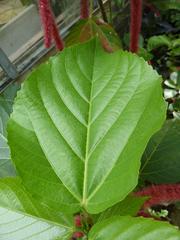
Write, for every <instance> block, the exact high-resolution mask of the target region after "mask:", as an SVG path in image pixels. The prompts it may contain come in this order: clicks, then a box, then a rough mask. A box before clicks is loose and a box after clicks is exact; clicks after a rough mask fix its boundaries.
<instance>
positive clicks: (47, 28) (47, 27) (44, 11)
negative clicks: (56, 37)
mask: <svg viewBox="0 0 180 240" xmlns="http://www.w3.org/2000/svg"><path fill="white" fill-rule="evenodd" d="M39 13H40V16H41V22H42V27H43V30H44V43H45V47H46V48H49V47H50V46H51V42H52V36H51V32H52V30H51V29H52V25H51V23H52V21H51V13H50V6H49V2H48V0H40V1H39Z"/></svg>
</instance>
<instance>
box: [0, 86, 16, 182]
mask: <svg viewBox="0 0 180 240" xmlns="http://www.w3.org/2000/svg"><path fill="white" fill-rule="evenodd" d="M18 88H19V85H18V84H13V85H11V86H10V87H8V88H7V89H6V90H5V91H4V92H3V93H2V94H1V95H0V178H1V177H7V176H14V175H16V173H15V169H14V166H13V165H12V162H11V158H10V150H9V146H8V144H7V139H6V137H7V132H6V128H7V122H8V119H9V115H10V113H11V112H12V105H13V100H14V98H15V95H16V92H17V90H18Z"/></svg>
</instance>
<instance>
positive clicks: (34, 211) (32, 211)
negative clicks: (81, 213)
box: [0, 178, 73, 240]
mask: <svg viewBox="0 0 180 240" xmlns="http://www.w3.org/2000/svg"><path fill="white" fill-rule="evenodd" d="M0 216H1V218H0V239H3V240H9V239H15V240H20V239H21V240H22V239H26V240H27V239H32V240H38V239H39V240H41V239H43V240H45V239H46V240H58V239H64V240H65V239H66V240H69V238H70V236H71V235H72V232H73V227H72V226H73V225H72V222H73V221H72V217H69V216H67V215H62V214H60V213H54V212H53V211H52V210H51V209H48V207H47V206H43V205H40V204H39V203H37V202H36V201H34V200H33V198H32V197H31V196H30V195H29V194H28V193H27V191H26V190H25V188H24V187H23V186H22V184H21V181H20V180H19V179H16V178H9V179H3V180H0Z"/></svg>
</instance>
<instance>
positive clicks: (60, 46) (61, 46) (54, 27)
mask: <svg viewBox="0 0 180 240" xmlns="http://www.w3.org/2000/svg"><path fill="white" fill-rule="evenodd" d="M52 35H53V38H54V41H55V44H56V48H57V49H58V50H60V51H61V50H63V49H64V42H63V40H62V38H61V36H60V35H59V31H58V28H57V25H56V24H55V22H53V23H52Z"/></svg>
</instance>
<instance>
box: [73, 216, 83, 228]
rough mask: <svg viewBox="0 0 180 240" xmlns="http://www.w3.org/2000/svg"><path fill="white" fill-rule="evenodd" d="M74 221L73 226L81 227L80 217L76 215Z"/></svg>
mask: <svg viewBox="0 0 180 240" xmlns="http://www.w3.org/2000/svg"><path fill="white" fill-rule="evenodd" d="M74 221H75V226H76V227H82V222H81V216H80V215H76V216H75V217H74Z"/></svg>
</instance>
